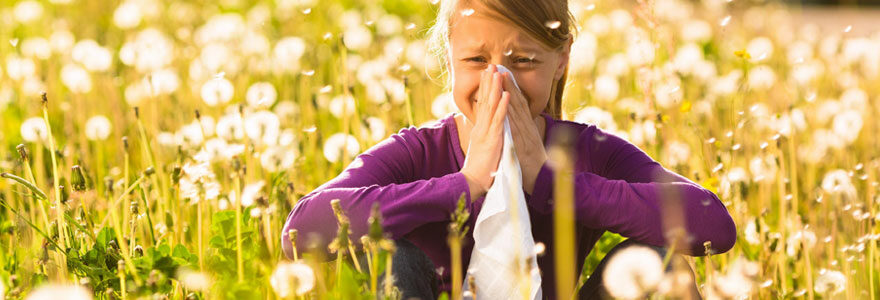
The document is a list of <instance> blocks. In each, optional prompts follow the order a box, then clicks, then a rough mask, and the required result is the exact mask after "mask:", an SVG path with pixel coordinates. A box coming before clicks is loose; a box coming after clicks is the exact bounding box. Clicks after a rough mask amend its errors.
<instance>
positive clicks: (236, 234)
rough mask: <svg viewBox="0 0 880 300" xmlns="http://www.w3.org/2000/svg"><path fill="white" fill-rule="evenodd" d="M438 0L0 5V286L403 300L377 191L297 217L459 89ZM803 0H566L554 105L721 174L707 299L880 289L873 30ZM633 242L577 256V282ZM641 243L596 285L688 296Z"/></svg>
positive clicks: (11, 295)
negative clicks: (719, 238)
mask: <svg viewBox="0 0 880 300" xmlns="http://www.w3.org/2000/svg"><path fill="white" fill-rule="evenodd" d="M436 2H437V0H433V1H423V0H419V1H409V0H365V1H351V0H338V1H318V0H274V1H268V0H264V1H252V0H221V1H173V0H124V1H121V2H120V1H83V0H46V1H36V0H25V1H3V2H0V120H2V122H0V172H2V177H3V178H2V179H0V298H3V297H6V298H8V299H60V298H68V299H140V298H148V299H376V298H387V299H394V298H395V297H397V296H399V293H397V292H396V288H395V287H394V283H393V282H392V281H390V280H380V279H381V278H379V275H380V274H382V273H384V272H386V271H387V270H388V269H389V268H388V267H389V264H390V260H389V259H387V257H388V254H390V253H391V252H393V251H394V243H393V242H391V241H390V240H388V237H387V236H383V234H382V232H381V226H379V224H381V217H382V216H379V215H378V213H375V212H374V215H373V217H372V218H371V222H372V224H371V225H372V227H371V232H370V234H369V235H368V236H364V237H359V236H348V234H340V235H339V236H338V237H337V239H336V240H335V241H334V243H333V244H331V248H332V249H314V248H313V247H310V245H294V246H295V247H297V249H300V250H301V252H302V253H304V255H302V257H299V256H298V257H296V258H295V259H293V260H291V259H288V258H286V257H285V255H284V254H283V252H282V248H281V243H282V241H281V236H282V232H281V230H282V226H283V225H284V222H285V220H286V218H287V215H288V213H289V212H290V211H291V209H292V208H293V206H294V205H295V204H296V202H297V200H298V199H299V198H300V197H302V196H303V195H305V194H307V193H308V192H310V191H312V190H313V189H315V188H316V187H318V186H320V185H321V184H323V183H324V182H326V181H328V180H329V179H331V178H333V177H335V176H336V175H337V174H339V172H340V171H342V170H343V169H344V168H345V167H346V166H348V165H349V164H350V163H352V161H353V160H354V158H355V157H356V156H357V154H358V153H360V152H362V151H364V150H366V149H368V148H370V147H371V146H373V145H375V144H376V143H378V142H380V141H382V140H384V139H385V138H387V137H388V136H390V135H391V134H394V133H396V132H397V131H398V130H400V129H401V128H405V127H407V126H422V125H426V124H430V123H432V122H433V121H435V120H438V119H440V118H442V117H444V116H446V115H448V114H449V113H452V112H455V111H456V107H455V104H454V102H453V100H452V96H451V94H450V93H449V90H448V88H447V87H446V86H445V84H446V82H447V79H448V76H447V74H446V73H445V71H444V67H443V66H442V65H441V64H440V62H439V60H438V58H437V57H436V55H435V54H436V53H434V51H433V50H434V48H433V47H431V44H430V43H427V41H426V33H427V29H428V28H429V27H430V26H431V25H432V22H433V20H434V17H435V14H436V10H437V8H438V3H436ZM627 3H628V2H627ZM797 9H798V8H797V7H791V6H785V5H782V4H779V3H775V2H772V1H770V2H767V1H755V2H750V1H746V0H743V1H739V0H736V1H726V0H703V1H684V0H639V1H634V2H633V3H628V4H621V3H618V1H610V0H571V1H570V10H571V12H572V13H573V15H574V16H575V19H576V20H577V22H578V28H577V31H576V37H575V41H574V44H573V46H572V50H571V59H570V64H569V70H568V72H569V75H568V83H567V87H566V88H565V96H564V97H565V98H564V99H565V100H564V102H563V109H562V111H563V118H564V119H567V120H574V121H577V122H581V123H590V124H596V125H598V126H599V127H600V128H602V129H604V130H607V131H609V132H611V133H614V134H616V135H618V136H621V137H623V138H625V139H627V140H629V141H630V142H632V143H634V144H636V145H638V146H639V147H640V148H641V149H642V150H644V151H645V152H646V153H648V154H649V155H650V156H651V157H652V158H654V159H655V160H657V161H658V162H660V163H661V164H662V165H663V166H665V167H666V168H667V169H670V170H673V171H675V172H676V173H678V174H681V175H683V176H686V177H688V178H690V179H691V180H693V181H695V182H698V183H700V184H701V185H702V186H704V187H706V188H707V189H710V190H712V191H713V192H715V193H716V194H717V195H718V196H719V197H720V198H721V200H722V201H723V202H724V204H725V205H726V206H727V208H728V210H729V212H730V214H731V216H732V217H733V219H734V221H735V223H736V225H737V242H736V245H735V246H734V248H733V249H732V250H730V251H728V252H726V253H723V254H715V253H710V254H711V255H709V256H705V257H688V258H687V260H688V262H689V263H690V264H691V266H692V268H693V269H694V270H695V273H696V280H697V284H698V286H699V288H700V292H701V293H702V295H703V297H704V298H707V299H778V298H798V299H878V297H880V278H878V277H880V272H878V271H880V255H878V253H877V250H878V249H877V242H878V238H880V226H878V221H880V214H878V208H880V195H878V173H880V156H878V154H880V152H878V150H877V149H880V141H878V139H877V137H876V135H877V134H878V133H880V122H878V121H877V119H875V117H876V116H878V115H880V31H876V32H872V33H867V34H865V33H858V34H857V33H856V32H857V31H859V30H854V29H853V27H852V26H847V25H846V21H845V20H842V21H841V22H843V24H844V26H840V27H839V28H837V27H829V26H825V27H819V26H817V25H813V24H809V23H807V24H804V23H798V22H794V21H793V18H792V14H793V13H794V12H796V11H797ZM553 21H554V20H548V23H547V24H550V25H548V26H552V24H554V22H553ZM556 24H557V25H556V26H558V22H556ZM857 29H858V28H857ZM859 32H862V31H859ZM337 217H338V219H339V222H340V224H341V225H346V226H340V228H341V229H342V230H340V233H347V231H346V230H345V229H347V225H348V224H347V223H346V222H347V219H346V217H345V216H344V214H343V213H342V212H341V211H339V210H337ZM467 217H468V216H466V215H464V214H463V212H460V213H459V214H456V215H455V216H451V219H450V220H456V222H453V224H457V225H460V224H461V223H463V220H464V219H466V218H467ZM471 217H474V216H471ZM455 229H459V230H460V229H466V228H459V227H456V228H455ZM451 232H452V233H451V234H450V237H449V238H450V241H452V242H460V237H461V234H466V232H459V231H457V230H452V231H451ZM438 238H446V237H438ZM622 239H623V238H622V237H620V236H619V235H616V234H613V233H610V232H608V233H606V234H605V236H604V237H603V238H602V239H601V240H600V241H599V243H597V245H596V247H595V248H594V250H593V252H592V253H590V255H589V256H588V258H587V260H586V261H583V262H581V261H574V259H573V258H572V259H571V262H570V263H571V264H578V265H580V264H584V266H585V267H584V272H583V273H584V274H581V276H580V277H579V279H580V280H578V282H580V283H583V280H584V279H585V278H586V276H588V275H589V274H591V272H592V270H593V269H594V268H595V267H596V265H597V263H598V262H599V261H600V260H601V259H602V257H604V255H605V253H606V252H607V251H609V250H610V249H611V248H612V247H613V246H614V245H615V244H616V243H617V242H619V241H621V240H622ZM284 242H285V243H287V242H289V241H284ZM707 248H709V247H707ZM303 249H308V250H303ZM355 252H363V253H366V256H367V262H368V263H367V264H364V265H362V264H361V263H359V262H357V261H356V259H355V260H353V259H352V257H351V254H352V253H355ZM328 253H329V254H331V255H333V257H332V258H339V259H336V260H332V261H327V262H325V261H326V260H327V259H328V257H326V256H327V254H328ZM651 259H652V258H651V257H647V258H646V255H632V254H630V255H628V256H626V255H621V257H620V259H616V260H615V261H616V262H617V263H614V264H612V265H611V266H609V268H614V271H615V272H616V273H615V274H618V275H616V276H615V277H614V278H615V279H614V280H612V281H606V284H608V285H609V287H611V288H613V287H615V286H617V287H621V289H625V290H626V291H627V292H630V293H635V295H636V296H639V295H641V294H642V293H651V294H652V296H651V297H653V298H657V299H661V298H664V299H665V298H676V294H675V290H676V286H675V285H676V283H679V282H680V280H675V279H674V278H673V279H670V278H667V277H668V276H673V275H674V274H673V275H663V274H659V273H658V274H647V273H650V272H651V270H653V269H652V268H644V267H639V266H645V265H650V263H651V262H653V261H652V260H651ZM664 263H665V262H664ZM633 266H636V267H633ZM656 269H657V272H660V270H662V269H661V268H660V265H657V268H656ZM459 271H462V270H459ZM572 275H574V274H572ZM388 278H389V277H385V279H388ZM646 278H656V280H653V279H652V280H648V279H646ZM623 287H626V288H623ZM572 288H576V287H572ZM477 293H479V291H477ZM559 294H564V293H559ZM630 295H632V294H627V293H621V294H614V295H613V296H616V297H620V298H628V297H630ZM445 297H448V298H451V299H459V298H460V297H459V296H457V293H453V295H448V296H445Z"/></svg>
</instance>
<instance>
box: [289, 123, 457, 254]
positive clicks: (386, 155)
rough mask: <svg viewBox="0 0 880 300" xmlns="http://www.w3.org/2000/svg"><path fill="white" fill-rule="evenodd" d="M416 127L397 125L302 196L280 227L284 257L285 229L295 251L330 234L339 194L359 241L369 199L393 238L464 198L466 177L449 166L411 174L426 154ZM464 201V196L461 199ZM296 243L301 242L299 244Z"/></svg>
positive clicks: (446, 213) (445, 215)
mask: <svg viewBox="0 0 880 300" xmlns="http://www.w3.org/2000/svg"><path fill="white" fill-rule="evenodd" d="M416 130H417V129H415V128H409V129H404V130H401V132H400V133H399V134H396V135H392V136H391V137H389V138H388V139H385V140H384V141H383V142H381V143H379V144H377V145H376V146H374V147H372V148H370V149H369V150H368V151H366V152H364V153H363V154H361V155H359V156H358V157H357V158H356V159H355V161H354V162H352V163H351V164H350V165H349V166H348V167H347V168H346V169H345V170H344V171H343V172H342V173H341V174H339V176H337V177H336V178H333V179H332V180H330V181H329V182H327V183H325V184H323V185H321V186H320V187H318V188H316V189H315V190H314V191H312V192H310V193H309V194H307V195H305V196H303V197H302V198H301V199H300V200H299V202H298V203H297V204H296V206H295V207H294V208H293V211H291V212H290V215H288V217H287V221H286V223H285V225H284V229H283V231H282V243H281V244H282V248H283V249H284V253H285V254H286V255H287V256H288V257H291V258H292V257H293V249H292V247H291V244H290V240H289V239H288V235H287V233H288V230H290V229H296V230H297V231H298V234H297V241H296V242H297V245H298V246H297V248H299V249H298V251H304V250H305V246H306V245H309V243H312V242H317V245H318V247H320V248H319V249H323V250H324V251H326V250H327V245H328V244H329V243H330V242H331V241H332V240H333V238H334V237H336V231H337V230H338V227H337V221H336V217H335V216H334V214H333V210H332V209H331V207H330V201H331V200H333V199H339V200H340V204H341V206H342V209H343V211H344V212H345V214H346V216H347V217H348V218H349V220H350V222H351V235H350V238H351V240H352V242H353V243H357V244H360V237H361V236H362V235H364V234H366V233H367V229H368V224H367V219H368V218H369V216H370V209H371V207H372V205H373V203H379V210H380V211H381V214H382V218H383V223H382V225H383V229H384V230H385V232H386V233H389V234H391V237H392V238H399V237H401V236H403V235H404V234H406V233H408V232H410V231H411V230H413V229H414V228H416V227H418V226H420V225H423V224H426V223H431V222H441V221H445V220H449V218H450V215H451V214H452V212H453V211H454V210H455V208H456V205H457V202H458V199H459V197H460V196H461V195H462V194H463V193H464V194H465V197H466V199H470V192H469V188H468V184H467V181H466V180H465V177H464V175H463V174H461V173H458V172H455V173H451V174H448V175H445V176H442V177H434V178H430V179H423V180H414V178H418V177H417V176H416V175H415V173H416V171H417V170H421V169H422V168H423V163H424V161H425V159H426V156H425V155H424V154H425V151H426V149H425V147H426V146H425V143H423V142H422V141H421V140H420V137H419V134H418V133H417V132H416ZM467 203H468V205H471V204H470V201H467ZM300 245H302V246H300Z"/></svg>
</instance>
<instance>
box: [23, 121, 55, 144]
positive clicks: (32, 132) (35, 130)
mask: <svg viewBox="0 0 880 300" xmlns="http://www.w3.org/2000/svg"><path fill="white" fill-rule="evenodd" d="M21 138H22V139H24V140H25V141H28V142H36V141H38V140H39V141H43V142H45V141H47V140H48V138H49V128H48V127H46V122H45V121H44V120H43V119H42V118H39V117H33V118H29V119H27V120H24V122H23V123H21Z"/></svg>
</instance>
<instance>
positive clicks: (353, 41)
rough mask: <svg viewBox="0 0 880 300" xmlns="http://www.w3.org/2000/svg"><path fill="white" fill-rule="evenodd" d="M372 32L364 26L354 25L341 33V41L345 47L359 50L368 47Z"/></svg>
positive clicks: (371, 39)
mask: <svg viewBox="0 0 880 300" xmlns="http://www.w3.org/2000/svg"><path fill="white" fill-rule="evenodd" d="M372 41H373V34H372V33H371V32H370V30H369V29H367V28H366V27H364V26H355V27H352V28H349V29H348V30H346V31H345V32H343V33H342V42H343V43H344V44H345V48H348V49H351V50H355V51H360V50H366V49H367V48H368V47H370V43H372Z"/></svg>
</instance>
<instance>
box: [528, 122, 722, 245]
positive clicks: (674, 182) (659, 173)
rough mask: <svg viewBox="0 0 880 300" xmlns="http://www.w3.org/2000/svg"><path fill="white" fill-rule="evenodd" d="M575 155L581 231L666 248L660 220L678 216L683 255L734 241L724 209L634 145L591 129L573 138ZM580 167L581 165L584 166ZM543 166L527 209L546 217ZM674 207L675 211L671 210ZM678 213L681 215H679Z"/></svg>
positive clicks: (550, 177)
mask: <svg viewBox="0 0 880 300" xmlns="http://www.w3.org/2000/svg"><path fill="white" fill-rule="evenodd" d="M576 150H577V151H576V153H583V154H584V155H585V156H584V157H580V158H579V160H578V164H579V165H581V167H579V168H576V170H593V172H587V171H581V172H579V171H575V174H574V184H575V194H574V196H575V210H576V218H577V221H578V222H579V223H580V224H581V225H583V226H586V227H589V228H596V229H607V230H609V231H611V232H614V233H618V234H620V235H622V236H625V237H629V238H633V239H635V240H638V241H639V242H643V243H647V244H651V245H656V246H666V238H665V236H664V230H665V229H664V224H663V222H662V220H661V216H672V217H675V216H676V215H677V216H679V217H682V218H683V219H684V220H683V224H684V229H685V230H686V231H687V236H686V239H685V241H684V242H685V244H684V245H685V247H687V249H680V248H679V249H678V250H679V251H681V252H683V253H686V254H689V255H695V256H700V255H705V250H704V246H703V243H704V242H706V241H711V242H712V249H713V251H714V252H716V253H722V252H726V251H727V250H730V248H732V247H733V244H734V243H735V242H736V226H735V225H734V223H733V219H732V218H731V217H730V214H729V213H728V212H727V208H725V207H724V204H722V203H721V201H720V200H719V199H718V196H716V195H715V194H714V193H712V192H711V191H709V190H707V189H705V188H703V187H701V186H700V185H698V184H696V183H694V182H692V181H690V180H688V179H687V178H685V177H682V176H681V175H678V174H676V173H674V172H671V171H669V170H666V169H665V168H663V167H662V166H661V165H660V164H659V163H657V162H656V161H654V160H653V159H651V158H650V157H649V156H648V155H647V154H646V153H645V152H643V151H641V150H640V149H639V148H638V147H636V146H635V145H633V144H631V143H629V142H627V141H625V140H623V139H621V138H619V137H617V136H614V135H611V134H608V133H605V132H602V131H601V130H600V129H598V128H596V127H595V126H590V127H589V128H587V129H585V130H583V132H581V133H580V136H579V137H578V144H577V149H576ZM584 164H585V165H584ZM553 173H554V172H553V170H552V167H551V166H550V165H549V161H548V163H545V164H544V166H542V167H541V171H540V173H539V174H538V177H537V180H536V182H535V189H534V191H533V193H532V195H531V197H530V203H529V204H530V205H531V206H532V207H533V208H534V209H537V210H538V211H542V212H544V213H551V211H552V207H553V205H552V199H553V185H554V174H553ZM676 205H680V206H681V208H680V209H677V210H676V209H675V206H676ZM682 213H683V214H682Z"/></svg>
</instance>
